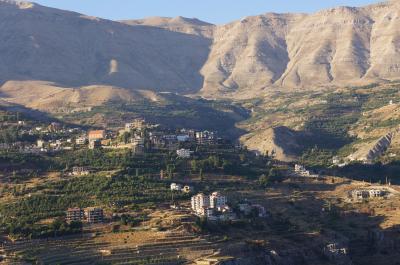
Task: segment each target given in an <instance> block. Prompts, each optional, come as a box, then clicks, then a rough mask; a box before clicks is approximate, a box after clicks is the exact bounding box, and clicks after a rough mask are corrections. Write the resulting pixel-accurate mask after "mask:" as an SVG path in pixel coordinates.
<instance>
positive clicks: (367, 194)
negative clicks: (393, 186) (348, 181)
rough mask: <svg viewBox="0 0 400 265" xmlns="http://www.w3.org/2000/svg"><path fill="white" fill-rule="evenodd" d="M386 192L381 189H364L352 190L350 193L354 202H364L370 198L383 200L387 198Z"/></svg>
mask: <svg viewBox="0 0 400 265" xmlns="http://www.w3.org/2000/svg"><path fill="white" fill-rule="evenodd" d="M385 194H386V191H385V190H380V189H364V190H352V191H350V192H349V197H350V198H352V199H353V200H364V199H369V198H381V197H383V196H385Z"/></svg>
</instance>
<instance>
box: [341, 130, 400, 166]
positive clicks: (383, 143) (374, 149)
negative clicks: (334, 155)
mask: <svg viewBox="0 0 400 265" xmlns="http://www.w3.org/2000/svg"><path fill="white" fill-rule="evenodd" d="M399 132H400V129H397V130H395V131H393V132H389V133H388V134H386V135H385V136H383V137H381V138H380V139H379V140H378V141H376V142H374V143H372V144H369V145H363V146H362V147H361V148H360V149H359V150H358V151H357V152H355V153H354V154H351V155H350V156H349V157H348V158H349V159H350V160H352V161H354V160H357V161H363V162H366V163H369V162H372V161H374V160H375V159H377V158H379V157H380V156H382V155H383V154H384V153H385V152H386V151H387V149H388V148H389V147H390V145H391V144H392V140H393V138H394V137H395V136H396V135H397V134H398V133H399Z"/></svg>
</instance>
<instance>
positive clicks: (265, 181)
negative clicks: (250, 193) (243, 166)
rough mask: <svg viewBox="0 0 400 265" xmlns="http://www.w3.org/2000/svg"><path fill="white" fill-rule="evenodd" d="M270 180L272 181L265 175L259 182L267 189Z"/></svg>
mask: <svg viewBox="0 0 400 265" xmlns="http://www.w3.org/2000/svg"><path fill="white" fill-rule="evenodd" d="M269 179H270V178H269V176H266V175H265V174H263V175H261V176H260V178H259V179H258V182H259V183H260V185H261V186H263V187H264V188H265V187H267V186H268V183H269Z"/></svg>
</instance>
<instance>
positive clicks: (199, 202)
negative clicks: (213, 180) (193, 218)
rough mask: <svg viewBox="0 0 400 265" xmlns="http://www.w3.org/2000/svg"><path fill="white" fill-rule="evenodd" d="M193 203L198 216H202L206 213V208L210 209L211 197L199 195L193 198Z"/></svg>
mask: <svg viewBox="0 0 400 265" xmlns="http://www.w3.org/2000/svg"><path fill="white" fill-rule="evenodd" d="M191 203H192V210H193V211H194V212H195V213H196V214H200V215H201V214H202V213H204V209H203V208H204V207H207V208H209V207H210V196H207V195H204V194H203V193H199V194H197V195H195V196H193V197H192V199H191Z"/></svg>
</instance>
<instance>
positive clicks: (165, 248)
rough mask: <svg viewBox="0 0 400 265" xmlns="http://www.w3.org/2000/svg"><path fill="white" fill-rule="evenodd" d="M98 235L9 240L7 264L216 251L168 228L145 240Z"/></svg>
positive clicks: (160, 260)
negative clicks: (107, 239) (109, 239)
mask: <svg viewBox="0 0 400 265" xmlns="http://www.w3.org/2000/svg"><path fill="white" fill-rule="evenodd" d="M95 239H96V236H95V235H85V236H81V237H74V238H64V239H51V240H33V241H26V242H19V243H15V244H7V245H6V246H5V251H6V253H7V255H8V258H7V260H6V261H5V264H24V263H21V262H22V261H26V262H36V263H37V264H60V265H64V264H65V265H67V264H68V265H69V264H82V265H84V264H116V265H128V264H132V265H139V264H151V265H155V264H164V265H177V264H183V263H185V262H187V261H188V260H194V259H197V258H201V257H204V256H208V255H212V254H213V253H215V252H217V251H218V245H217V244H216V243H213V242H210V241H208V240H207V239H206V238H201V237H197V236H195V235H192V234H188V233H184V232H165V233H163V236H162V237H161V238H160V239H156V240H152V241H151V242H146V243H143V244H139V245H137V244H135V243H129V242H127V243H110V242H97V240H95Z"/></svg>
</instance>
